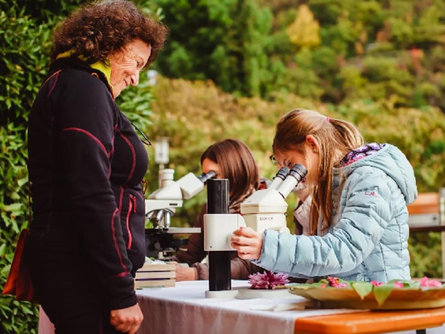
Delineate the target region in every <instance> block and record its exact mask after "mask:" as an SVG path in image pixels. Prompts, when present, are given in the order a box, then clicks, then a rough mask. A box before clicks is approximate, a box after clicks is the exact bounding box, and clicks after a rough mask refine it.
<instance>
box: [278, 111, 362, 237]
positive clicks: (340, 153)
mask: <svg viewBox="0 0 445 334" xmlns="http://www.w3.org/2000/svg"><path fill="white" fill-rule="evenodd" d="M308 135H312V136H313V137H314V138H315V139H316V140H317V142H318V145H319V151H318V152H319V164H320V165H319V179H318V185H317V186H316V187H315V189H313V193H312V206H311V217H310V231H311V234H316V232H317V224H318V218H319V209H320V211H321V214H322V217H323V221H324V223H325V224H326V225H325V226H324V227H329V226H330V224H331V219H332V207H333V202H332V194H331V192H332V174H333V168H334V167H336V166H338V164H339V163H340V160H341V159H342V158H343V157H344V156H345V155H346V154H347V153H348V152H350V151H351V150H353V149H355V148H357V147H360V146H361V145H363V143H364V141H363V137H362V135H361V134H360V132H359V131H358V130H357V128H356V127H355V126H354V125H353V124H351V123H349V122H347V121H343V120H339V119H332V118H329V117H326V116H324V115H321V114H320V113H318V112H316V111H312V110H305V109H295V110H292V111H290V112H289V113H287V114H285V115H284V116H283V117H282V118H281V119H280V121H279V122H278V124H277V126H276V132H275V138H274V140H273V151H274V153H278V152H281V153H284V152H287V151H297V152H299V153H302V154H304V148H303V147H304V143H305V140H306V137H307V136H308Z"/></svg>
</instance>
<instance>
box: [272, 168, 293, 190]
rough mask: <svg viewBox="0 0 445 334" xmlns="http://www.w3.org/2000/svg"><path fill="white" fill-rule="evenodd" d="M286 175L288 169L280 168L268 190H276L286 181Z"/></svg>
mask: <svg viewBox="0 0 445 334" xmlns="http://www.w3.org/2000/svg"><path fill="white" fill-rule="evenodd" d="M288 174H289V168H287V167H281V168H280V170H279V171H278V172H277V174H276V175H275V177H274V178H273V181H272V183H271V184H270V186H269V187H268V188H270V189H277V188H278V186H279V185H280V184H281V183H282V182H283V181H284V180H285V179H286V176H287V175H288Z"/></svg>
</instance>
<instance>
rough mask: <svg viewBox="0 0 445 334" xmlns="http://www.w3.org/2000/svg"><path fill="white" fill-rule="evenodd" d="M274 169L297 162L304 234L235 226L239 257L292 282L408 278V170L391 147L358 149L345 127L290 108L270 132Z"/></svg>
mask: <svg viewBox="0 0 445 334" xmlns="http://www.w3.org/2000/svg"><path fill="white" fill-rule="evenodd" d="M273 151H274V157H275V159H276V161H277V162H278V164H279V166H280V167H281V166H286V167H289V168H291V167H292V166H294V165H295V164H297V163H300V164H303V165H304V166H306V168H307V170H308V174H307V176H306V178H305V180H304V181H303V182H305V185H306V191H305V193H304V194H301V195H302V196H304V197H306V196H307V199H306V200H307V201H310V200H312V203H311V204H310V210H308V211H309V212H308V216H307V217H306V218H307V219H303V221H305V222H306V223H305V224H303V231H304V232H305V233H304V234H303V235H290V234H285V233H278V232H276V231H273V230H266V231H265V232H264V233H263V234H259V233H256V232H255V231H253V230H252V229H250V228H241V229H239V230H236V231H235V232H234V235H233V236H232V246H233V247H234V248H235V249H236V250H237V251H238V255H239V257H241V258H243V259H251V260H253V262H254V263H255V264H257V265H258V266H260V267H263V268H266V269H269V270H272V271H275V272H284V273H287V274H289V275H291V276H295V277H319V276H327V275H330V276H337V277H340V278H343V279H346V280H361V281H381V282H387V281H390V280H392V279H410V271H409V253H408V234H409V228H408V211H407V208H406V206H407V204H409V203H411V202H412V201H414V199H415V198H416V197H417V189H416V181H415V178H414V172H413V169H412V167H411V165H410V163H409V162H408V160H407V159H406V157H405V155H404V154H403V153H402V152H401V151H400V150H399V149H398V148H396V147H395V146H393V145H390V144H377V143H370V144H366V145H365V144H364V142H363V138H362V136H361V134H360V133H359V131H358V130H357V129H356V128H355V127H354V126H353V125H352V124H351V123H349V122H346V121H343V120H338V119H330V118H329V117H325V116H323V115H321V114H319V113H318V112H315V111H310V110H303V109H296V110H293V111H291V112H289V113H287V114H286V115H284V116H283V117H282V118H281V120H280V121H279V123H278V124H277V127H276V134H275V138H274V142H273Z"/></svg>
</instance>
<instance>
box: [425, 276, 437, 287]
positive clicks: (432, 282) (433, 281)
mask: <svg viewBox="0 0 445 334" xmlns="http://www.w3.org/2000/svg"><path fill="white" fill-rule="evenodd" d="M420 286H424V287H436V288H441V287H442V283H440V282H439V281H438V280H437V279H429V278H428V277H426V276H424V277H423V278H422V279H421V280H420Z"/></svg>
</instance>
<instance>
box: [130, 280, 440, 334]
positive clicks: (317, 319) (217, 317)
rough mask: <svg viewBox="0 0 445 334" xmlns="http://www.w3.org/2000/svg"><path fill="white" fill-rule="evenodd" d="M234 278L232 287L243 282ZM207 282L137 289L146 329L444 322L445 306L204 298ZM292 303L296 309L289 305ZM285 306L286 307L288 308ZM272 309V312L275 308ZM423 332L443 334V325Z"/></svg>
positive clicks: (398, 326)
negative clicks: (376, 307) (384, 307)
mask: <svg viewBox="0 0 445 334" xmlns="http://www.w3.org/2000/svg"><path fill="white" fill-rule="evenodd" d="M247 285H248V284H247V282H246V281H237V280H232V287H233V288H236V287H240V286H247ZM206 290H208V281H192V282H177V283H176V287H175V288H157V289H143V290H138V291H137V295H138V298H139V304H140V306H141V309H142V311H143V313H144V322H143V323H142V325H141V329H140V330H139V331H138V333H140V334H146V333H166V334H168V333H191V334H192V333H193V334H195V333H196V334H199V333H202V334H207V333H212V334H213V333H215V334H218V333H235V334H236V333H243V334H244V333H255V334H260V333H289V334H291V333H295V334H303V333H304V334H307V333H326V334H328V333H332V334H334V333H335V334H338V333H351V334H353V333H355V334H358V333H362V334H364V333H383V332H390V331H392V332H394V331H402V330H408V329H411V331H409V332H404V334H405V333H406V334H408V333H410V334H411V333H413V334H414V333H415V329H422V328H429V327H437V326H442V324H443V323H445V307H444V308H438V309H425V310H405V311H374V312H373V311H363V310H349V309H348V310H346V309H334V310H327V309H323V310H320V309H306V310H302V309H298V308H299V306H300V308H301V306H302V303H303V302H304V301H305V299H304V298H302V297H300V296H296V295H292V294H289V296H287V297H279V298H273V299H269V298H268V299H266V298H255V299H243V300H241V299H222V298H219V299H213V298H205V291H206ZM290 308H296V309H290ZM286 309H287V310H286ZM273 310H275V311H273ZM427 333H428V334H429V333H431V334H436V333H437V334H438V333H445V327H443V328H438V329H434V330H428V331H427Z"/></svg>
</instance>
